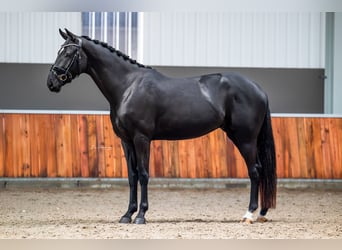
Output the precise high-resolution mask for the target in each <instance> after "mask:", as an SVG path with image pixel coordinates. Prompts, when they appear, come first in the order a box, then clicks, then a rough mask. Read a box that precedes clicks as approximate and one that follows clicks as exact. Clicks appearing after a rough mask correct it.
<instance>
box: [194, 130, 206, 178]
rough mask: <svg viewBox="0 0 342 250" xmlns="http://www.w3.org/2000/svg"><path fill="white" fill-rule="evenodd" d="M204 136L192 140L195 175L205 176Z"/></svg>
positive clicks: (198, 176)
mask: <svg viewBox="0 0 342 250" xmlns="http://www.w3.org/2000/svg"><path fill="white" fill-rule="evenodd" d="M203 140H204V136H202V137H200V138H198V139H196V141H195V142H194V146H195V165H196V174H195V175H196V177H197V178H205V177H206V176H205V164H206V158H207V157H206V156H207V155H206V153H205V150H206V149H205V148H204V143H203Z"/></svg>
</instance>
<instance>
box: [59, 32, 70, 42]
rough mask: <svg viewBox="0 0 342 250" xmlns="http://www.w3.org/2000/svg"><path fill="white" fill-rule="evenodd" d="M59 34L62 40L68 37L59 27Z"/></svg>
mask: <svg viewBox="0 0 342 250" xmlns="http://www.w3.org/2000/svg"><path fill="white" fill-rule="evenodd" d="M59 34H60V35H61V36H62V37H63V39H64V40H66V39H67V38H68V35H67V34H66V33H65V32H63V30H61V29H59Z"/></svg>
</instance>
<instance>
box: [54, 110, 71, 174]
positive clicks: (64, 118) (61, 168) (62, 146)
mask: <svg viewBox="0 0 342 250" xmlns="http://www.w3.org/2000/svg"><path fill="white" fill-rule="evenodd" d="M55 122H56V127H55V132H56V155H57V177H72V154H71V132H70V115H57V116H56V121H55Z"/></svg>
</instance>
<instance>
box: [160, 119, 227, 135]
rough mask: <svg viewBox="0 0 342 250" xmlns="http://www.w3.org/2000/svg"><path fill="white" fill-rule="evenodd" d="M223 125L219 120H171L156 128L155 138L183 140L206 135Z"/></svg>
mask: <svg viewBox="0 0 342 250" xmlns="http://www.w3.org/2000/svg"><path fill="white" fill-rule="evenodd" d="M220 126H221V123H220V122H218V121H217V120H212V121H210V122H209V121H207V122H197V123H192V122H188V123H180V122H170V123H168V124H165V125H160V126H158V128H156V129H155V134H154V137H153V139H155V140H182V139H190V138H195V137H199V136H202V135H205V134H207V133H209V132H211V131H213V130H215V129H217V128H219V127H220Z"/></svg>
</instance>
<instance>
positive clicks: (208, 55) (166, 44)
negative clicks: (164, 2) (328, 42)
mask: <svg viewBox="0 0 342 250" xmlns="http://www.w3.org/2000/svg"><path fill="white" fill-rule="evenodd" d="M143 16H144V22H143V29H144V30H143V34H144V36H143V41H142V44H143V48H144V49H143V55H142V56H141V58H142V59H143V63H145V64H149V65H175V66H226V67H280V68H324V52H325V14H324V13H319V12H317V13H303V12H299V13H295V12H290V13H284V12H274V13H273V12H266V13H262V12H256V13H252V12H238V13H233V12H218V13H213V12H210V13H205V12H199V13H193V12H181V13H175V12H151V13H150V12H147V13H144V14H143Z"/></svg>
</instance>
